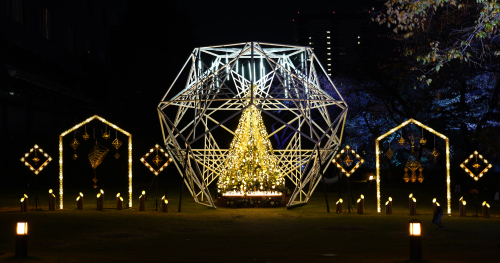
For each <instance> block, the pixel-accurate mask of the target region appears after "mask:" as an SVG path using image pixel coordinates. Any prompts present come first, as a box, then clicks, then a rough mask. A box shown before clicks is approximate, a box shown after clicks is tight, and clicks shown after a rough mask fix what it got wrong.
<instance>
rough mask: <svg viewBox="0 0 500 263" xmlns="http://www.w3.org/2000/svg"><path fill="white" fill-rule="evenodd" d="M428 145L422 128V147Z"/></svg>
mask: <svg viewBox="0 0 500 263" xmlns="http://www.w3.org/2000/svg"><path fill="white" fill-rule="evenodd" d="M425 143H427V140H426V139H425V138H424V128H422V139H420V145H422V146H423V145H425Z"/></svg>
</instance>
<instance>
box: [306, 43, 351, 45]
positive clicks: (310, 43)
mask: <svg viewBox="0 0 500 263" xmlns="http://www.w3.org/2000/svg"><path fill="white" fill-rule="evenodd" d="M312 44H313V43H312V42H309V45H312ZM358 44H359V43H358Z"/></svg>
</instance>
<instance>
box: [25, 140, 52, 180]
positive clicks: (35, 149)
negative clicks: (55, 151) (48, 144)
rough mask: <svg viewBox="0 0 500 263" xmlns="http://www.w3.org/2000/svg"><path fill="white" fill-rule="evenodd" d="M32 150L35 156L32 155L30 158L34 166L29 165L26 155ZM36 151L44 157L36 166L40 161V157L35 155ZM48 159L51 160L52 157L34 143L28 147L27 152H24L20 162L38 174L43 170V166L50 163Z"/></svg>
mask: <svg viewBox="0 0 500 263" xmlns="http://www.w3.org/2000/svg"><path fill="white" fill-rule="evenodd" d="M33 152H35V157H33V158H32V159H31V160H32V161H33V162H34V163H35V167H33V165H31V164H30V163H29V162H28V161H27V160H28V157H29V156H30V155H31V154H32V153H33ZM37 152H40V153H41V154H43V156H44V157H45V158H46V160H45V161H44V162H43V163H42V164H41V165H40V166H38V162H40V159H39V158H38V157H37V154H36V153H37ZM50 161H52V157H50V156H49V155H48V154H47V153H46V152H44V151H43V150H42V148H40V147H38V145H36V144H35V146H33V148H31V149H30V151H29V152H27V153H25V154H24V157H22V158H21V162H23V163H24V165H26V166H27V167H29V168H30V170H31V171H33V173H35V174H36V175H38V174H39V173H40V172H41V171H42V170H43V168H45V166H47V165H48V164H49V163H50Z"/></svg>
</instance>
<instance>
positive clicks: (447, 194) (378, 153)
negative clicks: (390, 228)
mask: <svg viewBox="0 0 500 263" xmlns="http://www.w3.org/2000/svg"><path fill="white" fill-rule="evenodd" d="M408 124H416V125H417V126H420V127H422V128H424V129H425V130H427V131H429V132H431V133H433V134H435V135H437V136H438V137H439V138H441V139H443V140H445V142H446V199H447V200H448V215H451V190H450V184H451V180H450V141H449V139H448V137H446V136H444V135H443V134H441V133H439V132H437V131H435V130H434V129H432V128H429V127H427V126H425V125H424V124H422V123H421V122H419V121H417V120H414V119H408V120H406V121H405V122H403V123H401V124H400V125H398V126H396V127H394V128H392V129H391V130H389V131H388V132H386V133H384V134H383V135H381V136H379V137H378V138H377V139H376V140H375V157H376V158H375V159H376V168H377V212H378V213H380V212H381V208H380V154H382V153H380V152H379V143H380V141H381V140H382V139H384V138H385V137H387V136H389V135H391V134H393V133H394V132H396V131H397V130H399V129H401V128H403V127H404V126H406V125H408Z"/></svg>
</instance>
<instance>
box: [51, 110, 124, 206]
mask: <svg viewBox="0 0 500 263" xmlns="http://www.w3.org/2000/svg"><path fill="white" fill-rule="evenodd" d="M94 119H97V120H99V121H101V122H103V123H105V124H106V125H109V126H111V127H113V128H114V129H115V130H118V131H120V132H121V133H123V134H125V135H126V136H128V197H129V198H128V199H129V201H128V206H129V207H132V134H130V133H128V132H127V131H125V130H123V129H121V128H120V127H118V126H116V125H115V124H113V123H111V122H109V121H107V120H106V119H104V118H102V117H100V116H98V115H94V116H92V117H90V118H87V119H86V120H85V121H83V122H80V123H79V124H77V125H75V126H73V127H72V128H71V129H69V130H67V131H65V132H63V133H61V135H59V209H63V137H64V136H66V135H67V134H68V133H70V132H72V131H74V130H76V129H78V128H80V127H82V126H83V125H85V124H87V123H89V122H91V121H92V120H94Z"/></svg>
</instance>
